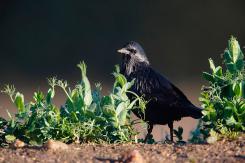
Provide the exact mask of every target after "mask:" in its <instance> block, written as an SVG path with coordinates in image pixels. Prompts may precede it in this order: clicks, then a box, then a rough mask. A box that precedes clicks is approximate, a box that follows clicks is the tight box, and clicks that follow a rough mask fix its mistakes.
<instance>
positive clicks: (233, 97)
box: [193, 37, 245, 142]
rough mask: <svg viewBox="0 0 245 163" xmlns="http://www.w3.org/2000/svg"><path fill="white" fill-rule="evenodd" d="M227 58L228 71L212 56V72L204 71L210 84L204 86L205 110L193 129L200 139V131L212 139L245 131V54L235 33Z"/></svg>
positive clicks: (225, 60) (195, 136) (201, 98)
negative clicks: (196, 127)
mask: <svg viewBox="0 0 245 163" xmlns="http://www.w3.org/2000/svg"><path fill="white" fill-rule="evenodd" d="M223 59H224V65H225V67H226V70H225V71H224V70H223V69H222V67H221V66H217V67H216V66H215V65H214V62H213V60H212V59H209V64H210V69H211V73H207V72H204V73H203V77H204V79H206V80H207V81H208V83H209V85H208V86H204V87H203V89H202V93H201V97H200V98H199V100H200V102H201V103H202V107H203V108H204V110H203V117H202V120H201V121H200V124H199V127H198V129H197V130H196V131H194V133H193V134H194V135H193V136H194V137H193V140H194V141H199V140H200V137H199V138H198V137H197V136H198V135H199V136H200V134H201V135H202V137H203V138H204V139H207V141H210V142H212V141H215V140H217V139H219V138H221V137H228V138H235V137H236V136H237V135H238V134H239V133H241V132H244V131H245V99H244V97H245V71H244V55H243V53H242V51H241V49H240V46H239V44H238V41H237V40H236V39H235V38H234V37H231V39H230V40H229V41H228V48H227V49H226V50H225V51H224V54H223Z"/></svg>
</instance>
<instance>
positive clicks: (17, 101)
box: [14, 92, 25, 113]
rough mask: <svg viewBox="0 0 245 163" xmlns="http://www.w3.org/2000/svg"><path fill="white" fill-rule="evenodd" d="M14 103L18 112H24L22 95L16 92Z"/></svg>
mask: <svg viewBox="0 0 245 163" xmlns="http://www.w3.org/2000/svg"><path fill="white" fill-rule="evenodd" d="M14 103H15V105H16V107H17V108H18V112H19V113H23V112H25V104H24V95H23V94H21V93H19V92H17V93H16V95H15V100H14Z"/></svg>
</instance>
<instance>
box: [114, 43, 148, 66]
mask: <svg viewBox="0 0 245 163" xmlns="http://www.w3.org/2000/svg"><path fill="white" fill-rule="evenodd" d="M117 52H118V53H120V54H122V55H123V60H124V62H130V63H141V62H142V63H145V64H149V61H148V59H147V57H146V54H145V51H144V49H143V48H142V47H141V46H140V44H139V43H137V42H135V41H130V42H129V43H127V44H126V45H125V46H123V48H121V49H119V50H117Z"/></svg>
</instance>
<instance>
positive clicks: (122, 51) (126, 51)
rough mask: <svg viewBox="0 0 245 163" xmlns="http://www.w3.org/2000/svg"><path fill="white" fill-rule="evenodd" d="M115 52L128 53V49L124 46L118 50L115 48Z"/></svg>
mask: <svg viewBox="0 0 245 163" xmlns="http://www.w3.org/2000/svg"><path fill="white" fill-rule="evenodd" d="M117 52H118V53H120V54H129V51H128V50H127V49H125V48H122V49H119V50H117Z"/></svg>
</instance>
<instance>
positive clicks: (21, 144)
mask: <svg viewBox="0 0 245 163" xmlns="http://www.w3.org/2000/svg"><path fill="white" fill-rule="evenodd" d="M24 146H25V143H24V142H23V141H21V140H19V139H16V140H15V141H14V143H13V147H14V148H23V147H24Z"/></svg>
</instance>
